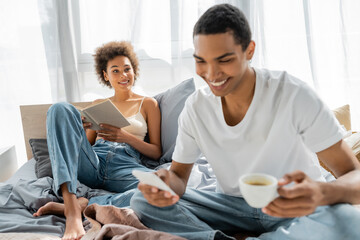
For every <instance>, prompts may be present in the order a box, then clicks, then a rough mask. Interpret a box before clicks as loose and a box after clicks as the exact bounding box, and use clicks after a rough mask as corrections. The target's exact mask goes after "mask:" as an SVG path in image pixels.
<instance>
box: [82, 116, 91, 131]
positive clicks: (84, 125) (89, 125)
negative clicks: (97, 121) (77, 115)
mask: <svg viewBox="0 0 360 240" xmlns="http://www.w3.org/2000/svg"><path fill="white" fill-rule="evenodd" d="M81 121H82V124H83V128H84V130H85V132H86V130H87V129H89V128H91V125H92V124H91V122H86V118H85V117H83V116H82V117H81Z"/></svg>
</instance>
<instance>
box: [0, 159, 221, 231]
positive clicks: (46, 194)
mask: <svg viewBox="0 0 360 240" xmlns="http://www.w3.org/2000/svg"><path fill="white" fill-rule="evenodd" d="M162 167H169V164H167V165H163V166H162ZM20 170H21V169H20ZM32 170H33V169H32ZM32 170H31V171H32ZM27 171H28V170H27ZM22 176H24V175H23V174H18V176H17V178H15V179H14V178H12V179H11V181H8V182H7V183H0V233H5V232H31V233H45V234H52V235H56V236H59V237H61V236H62V235H63V233H64V231H65V218H64V217H62V216H55V215H44V216H40V217H33V215H32V214H33V213H34V212H36V211H37V210H38V209H39V208H40V207H41V206H43V205H44V204H46V203H47V202H50V201H53V202H62V198H61V197H60V196H58V195H57V194H56V193H55V192H54V191H53V187H52V185H53V180H52V178H50V177H45V178H40V179H21V178H22ZM215 185H216V179H215V176H214V174H213V172H212V169H211V168H210V167H209V165H208V163H207V162H206V160H205V159H204V158H201V159H199V160H198V161H197V162H196V164H195V165H194V168H193V171H192V174H191V177H190V179H189V184H188V186H189V187H193V188H197V189H202V190H209V191H214V190H215ZM108 193H109V192H107V191H104V190H98V189H91V188H89V187H87V186H85V185H83V184H80V183H78V188H77V196H78V197H86V198H88V199H90V198H91V197H94V196H101V195H104V194H108Z"/></svg>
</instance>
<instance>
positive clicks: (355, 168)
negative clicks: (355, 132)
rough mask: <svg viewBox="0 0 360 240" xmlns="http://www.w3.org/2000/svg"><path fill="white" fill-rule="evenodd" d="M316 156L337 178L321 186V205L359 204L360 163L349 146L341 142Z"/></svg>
mask: <svg viewBox="0 0 360 240" xmlns="http://www.w3.org/2000/svg"><path fill="white" fill-rule="evenodd" d="M317 155H318V158H319V159H320V160H321V161H322V162H323V163H324V164H325V165H326V166H327V167H328V168H329V169H330V170H331V171H332V172H333V173H334V174H335V175H336V177H337V179H336V180H335V181H333V182H330V183H324V184H322V192H323V195H324V199H323V200H322V202H321V205H329V204H335V203H340V202H345V203H351V204H359V203H360V163H359V161H358V160H357V158H356V156H355V155H354V154H353V152H352V151H351V149H350V148H349V146H348V145H347V144H346V143H345V142H344V141H343V140H341V141H339V142H338V143H336V144H334V145H333V146H331V147H329V148H328V149H325V150H323V151H321V152H319V153H318V154H317Z"/></svg>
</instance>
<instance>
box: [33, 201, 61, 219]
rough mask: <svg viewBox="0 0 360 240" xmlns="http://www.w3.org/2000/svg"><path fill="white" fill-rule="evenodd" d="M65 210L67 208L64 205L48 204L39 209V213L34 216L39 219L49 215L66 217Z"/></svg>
mask: <svg viewBox="0 0 360 240" xmlns="http://www.w3.org/2000/svg"><path fill="white" fill-rule="evenodd" d="M64 209H65V207H64V204H62V203H58V202H48V203H47V204H45V205H44V206H42V207H41V208H39V209H38V210H37V212H36V213H34V214H33V216H34V217H39V216H42V215H48V214H56V215H64Z"/></svg>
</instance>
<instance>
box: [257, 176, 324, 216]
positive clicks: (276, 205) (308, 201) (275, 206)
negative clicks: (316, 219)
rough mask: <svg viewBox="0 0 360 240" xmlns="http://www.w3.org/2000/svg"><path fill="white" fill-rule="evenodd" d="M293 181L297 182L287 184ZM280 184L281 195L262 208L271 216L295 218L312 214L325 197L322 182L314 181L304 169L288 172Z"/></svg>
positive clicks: (279, 191)
mask: <svg viewBox="0 0 360 240" xmlns="http://www.w3.org/2000/svg"><path fill="white" fill-rule="evenodd" d="M291 182H294V183H295V184H294V185H293V186H285V185H287V184H289V183H291ZM278 185H279V188H278V193H279V197H277V198H276V199H275V200H273V201H272V202H271V203H269V204H268V205H267V206H266V207H264V208H263V209H262V211H263V212H264V213H266V214H268V215H270V216H274V217H285V218H294V217H301V216H305V215H308V214H311V213H313V212H314V211H315V209H316V208H317V207H318V206H319V205H320V203H321V201H322V199H323V197H324V195H323V193H322V191H321V183H320V182H315V181H313V180H312V179H310V178H309V177H308V176H307V175H306V174H305V173H304V172H302V171H295V172H292V173H289V174H286V175H285V176H284V177H283V178H281V179H280V180H279V182H278Z"/></svg>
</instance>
